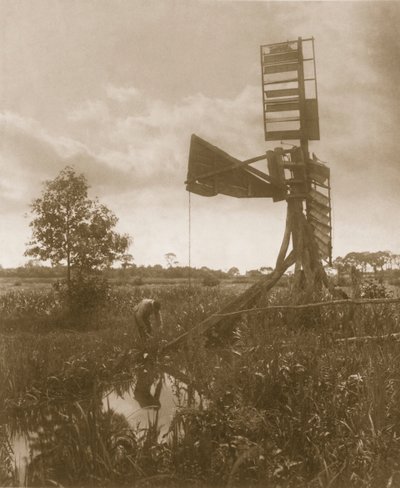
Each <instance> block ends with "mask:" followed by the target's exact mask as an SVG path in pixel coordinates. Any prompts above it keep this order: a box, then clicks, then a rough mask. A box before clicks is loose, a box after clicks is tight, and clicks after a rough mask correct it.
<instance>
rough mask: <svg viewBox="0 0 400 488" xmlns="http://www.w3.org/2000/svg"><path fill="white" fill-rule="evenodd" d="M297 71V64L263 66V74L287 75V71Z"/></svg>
mask: <svg viewBox="0 0 400 488" xmlns="http://www.w3.org/2000/svg"><path fill="white" fill-rule="evenodd" d="M298 69H299V63H298V62H292V63H278V64H271V65H264V74H269V75H271V74H275V73H287V72H288V71H297V70H298Z"/></svg>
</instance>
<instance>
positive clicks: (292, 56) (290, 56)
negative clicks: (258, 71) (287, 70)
mask: <svg viewBox="0 0 400 488" xmlns="http://www.w3.org/2000/svg"><path fill="white" fill-rule="evenodd" d="M298 59H299V53H298V51H297V50H291V51H286V52H282V53H269V54H264V55H263V63H264V64H266V65H268V64H275V63H279V62H282V61H298Z"/></svg>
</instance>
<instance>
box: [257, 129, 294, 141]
mask: <svg viewBox="0 0 400 488" xmlns="http://www.w3.org/2000/svg"><path fill="white" fill-rule="evenodd" d="M265 138H266V139H265V140H266V141H281V140H283V139H284V140H289V141H290V140H292V141H294V140H297V139H300V138H301V131H299V130H266V135H265Z"/></svg>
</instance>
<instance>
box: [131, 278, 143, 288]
mask: <svg viewBox="0 0 400 488" xmlns="http://www.w3.org/2000/svg"><path fill="white" fill-rule="evenodd" d="M132 285H134V286H141V285H144V280H143V278H142V277H141V276H135V277H134V278H133V280H132Z"/></svg>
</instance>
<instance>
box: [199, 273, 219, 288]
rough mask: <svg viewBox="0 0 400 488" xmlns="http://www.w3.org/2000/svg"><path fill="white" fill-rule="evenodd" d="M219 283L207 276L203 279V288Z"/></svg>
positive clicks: (216, 279)
mask: <svg viewBox="0 0 400 488" xmlns="http://www.w3.org/2000/svg"><path fill="white" fill-rule="evenodd" d="M219 283H220V281H219V279H218V278H215V276H212V275H207V276H205V277H204V278H203V286H217V285H219Z"/></svg>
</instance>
